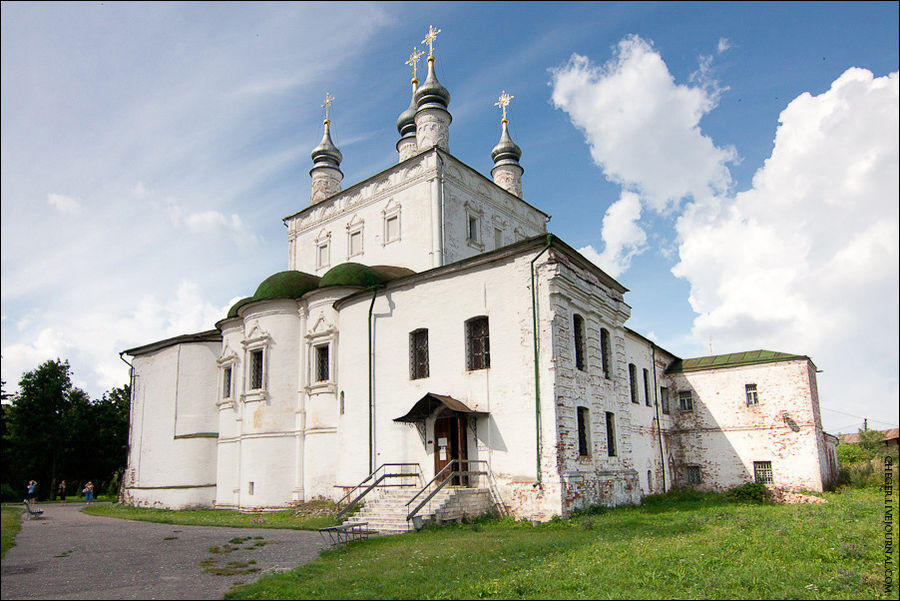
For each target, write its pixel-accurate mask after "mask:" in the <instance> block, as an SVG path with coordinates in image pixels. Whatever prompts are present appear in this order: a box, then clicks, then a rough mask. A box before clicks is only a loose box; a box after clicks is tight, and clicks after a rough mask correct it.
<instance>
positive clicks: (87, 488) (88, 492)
mask: <svg viewBox="0 0 900 601" xmlns="http://www.w3.org/2000/svg"><path fill="white" fill-rule="evenodd" d="M81 492H83V493H84V500H85V501H87V504H88V505H90V504H91V501H93V500H94V483H93V482H91V481H90V480H88V483H87V484H85V485H84V490H82V491H81Z"/></svg>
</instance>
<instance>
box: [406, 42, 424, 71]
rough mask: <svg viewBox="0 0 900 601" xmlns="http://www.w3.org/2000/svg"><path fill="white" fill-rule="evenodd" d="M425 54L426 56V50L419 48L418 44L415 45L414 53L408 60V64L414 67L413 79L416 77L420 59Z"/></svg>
mask: <svg viewBox="0 0 900 601" xmlns="http://www.w3.org/2000/svg"><path fill="white" fill-rule="evenodd" d="M423 56H425V51H424V50H419V48H418V46H413V51H412V54H410V55H409V60H408V61H406V64H407V65H409V66H410V67H412V70H413V79H416V67H417V66H418V64H419V59H420V58H422V57H423Z"/></svg>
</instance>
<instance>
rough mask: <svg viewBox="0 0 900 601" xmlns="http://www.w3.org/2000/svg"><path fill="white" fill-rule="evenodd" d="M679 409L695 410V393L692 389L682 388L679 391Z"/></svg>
mask: <svg viewBox="0 0 900 601" xmlns="http://www.w3.org/2000/svg"><path fill="white" fill-rule="evenodd" d="M678 409H679V410H681V411H693V410H694V395H693V394H692V393H691V391H690V390H682V391H680V392H679V393H678Z"/></svg>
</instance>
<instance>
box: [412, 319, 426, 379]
mask: <svg viewBox="0 0 900 601" xmlns="http://www.w3.org/2000/svg"><path fill="white" fill-rule="evenodd" d="M427 377H428V330H425V329H421V330H416V331H414V332H410V333H409V378H410V379H411V380H418V379H419V378H427Z"/></svg>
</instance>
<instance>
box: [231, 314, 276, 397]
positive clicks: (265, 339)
mask: <svg viewBox="0 0 900 601" xmlns="http://www.w3.org/2000/svg"><path fill="white" fill-rule="evenodd" d="M270 342H271V337H270V336H269V335H268V334H267V333H265V332H263V331H262V330H260V329H259V327H258V326H256V327H254V328H253V329H252V330H251V332H250V336H249V337H248V338H247V339H246V340H244V341H243V343H242V344H243V346H244V372H245V373H244V392H243V394H242V395H241V400H242V401H244V402H245V403H250V402H257V401H265V400H266V399H268V398H269V392H268V389H269V387H268V382H269V345H270ZM254 351H262V366H261V367H262V377H261V380H262V381H261V382H260V387H259V388H250V384H251V380H252V377H253V374H251V373H250V370H251V369H253V365H252V363H253V362H252V360H251V354H252V353H253V352H254ZM232 373H233V372H232Z"/></svg>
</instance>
